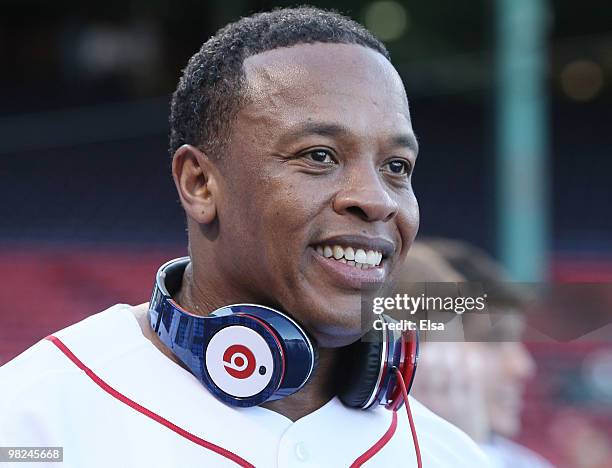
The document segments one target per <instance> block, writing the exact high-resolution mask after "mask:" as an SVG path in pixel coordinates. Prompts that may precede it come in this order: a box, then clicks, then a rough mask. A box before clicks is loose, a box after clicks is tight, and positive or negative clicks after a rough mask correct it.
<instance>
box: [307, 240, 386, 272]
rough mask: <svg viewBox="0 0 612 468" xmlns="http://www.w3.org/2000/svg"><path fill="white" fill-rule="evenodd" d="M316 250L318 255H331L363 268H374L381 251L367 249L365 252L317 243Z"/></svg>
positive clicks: (379, 259) (380, 260)
mask: <svg viewBox="0 0 612 468" xmlns="http://www.w3.org/2000/svg"><path fill="white" fill-rule="evenodd" d="M316 251H317V253H318V254H319V255H323V256H324V257H326V258H331V257H333V258H334V259H335V260H337V261H339V262H341V263H344V264H347V265H350V266H354V267H357V268H359V269H364V270H367V269H368V268H374V267H376V266H378V265H380V262H382V253H381V252H377V251H375V250H368V251H367V252H366V250H364V249H355V248H353V247H342V246H340V245H334V246H329V245H326V246H320V245H319V246H317V247H316Z"/></svg>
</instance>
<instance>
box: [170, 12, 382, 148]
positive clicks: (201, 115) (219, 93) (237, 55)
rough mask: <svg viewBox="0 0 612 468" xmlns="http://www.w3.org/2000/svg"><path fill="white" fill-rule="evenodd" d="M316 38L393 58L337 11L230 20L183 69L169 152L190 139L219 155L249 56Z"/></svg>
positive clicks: (236, 107)
mask: <svg viewBox="0 0 612 468" xmlns="http://www.w3.org/2000/svg"><path fill="white" fill-rule="evenodd" d="M317 42H326V43H337V44H357V45H361V46H365V47H369V48H370V49H373V50H375V51H376V52H379V53H381V54H382V55H383V56H384V57H385V58H387V60H390V58H389V53H388V52H387V49H386V48H385V46H384V45H383V44H382V43H381V42H380V41H379V40H378V39H377V38H376V37H374V35H373V34H372V33H370V32H369V31H368V30H367V29H366V28H364V27H363V26H362V25H360V24H359V23H357V22H356V21H354V20H352V19H350V18H347V17H346V16H343V15H341V14H339V13H337V12H335V11H329V10H322V9H319V8H314V7H308V6H304V7H298V8H283V9H276V10H273V11H270V12H264V13H257V14H254V15H251V16H248V17H245V18H242V19H240V20H238V21H236V22H234V23H230V24H228V25H227V26H225V27H223V28H222V29H220V30H219V31H218V32H217V33H216V34H215V35H214V36H212V37H211V38H210V39H209V40H208V41H206V42H205V43H204V44H203V45H202V48H201V49H200V50H199V51H198V52H197V53H196V54H195V55H194V56H193V57H191V59H190V60H189V62H188V64H187V66H186V67H185V69H184V70H183V76H182V77H181V79H180V81H179V83H178V87H177V89H176V91H175V92H174V94H173V96H172V104H171V110H170V148H169V151H170V156H173V155H174V153H175V152H176V150H177V149H178V148H179V147H180V146H182V145H184V144H191V145H194V146H197V147H198V148H200V149H202V150H203V151H205V152H207V153H208V154H209V156H211V157H213V158H215V159H218V158H219V157H220V156H221V154H220V153H222V151H223V148H224V145H225V143H226V140H227V137H228V134H229V127H230V123H231V122H232V120H233V118H234V117H235V116H236V113H237V112H238V110H239V108H240V103H241V98H242V97H243V96H242V90H243V85H244V69H243V62H244V60H245V59H246V58H247V57H250V56H251V55H256V54H260V53H262V52H266V51H268V50H273V49H277V48H281V47H291V46H293V45H297V44H312V43H317Z"/></svg>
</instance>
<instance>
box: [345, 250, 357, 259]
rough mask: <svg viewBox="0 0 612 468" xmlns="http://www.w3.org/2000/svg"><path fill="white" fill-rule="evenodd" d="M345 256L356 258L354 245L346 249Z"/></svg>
mask: <svg viewBox="0 0 612 468" xmlns="http://www.w3.org/2000/svg"><path fill="white" fill-rule="evenodd" d="M344 258H346V259H347V260H355V251H354V250H353V248H352V247H347V248H346V249H344Z"/></svg>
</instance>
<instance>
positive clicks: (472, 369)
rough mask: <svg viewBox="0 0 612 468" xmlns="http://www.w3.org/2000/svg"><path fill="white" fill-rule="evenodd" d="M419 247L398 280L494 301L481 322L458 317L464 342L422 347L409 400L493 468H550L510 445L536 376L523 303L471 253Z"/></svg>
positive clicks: (444, 246)
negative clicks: (440, 285) (476, 448)
mask: <svg viewBox="0 0 612 468" xmlns="http://www.w3.org/2000/svg"><path fill="white" fill-rule="evenodd" d="M418 244H419V243H417V244H415V247H417V248H415V247H413V250H412V251H411V252H410V254H409V255H408V260H407V261H406V265H405V272H404V279H406V278H408V279H409V281H411V282H424V281H427V282H432V281H433V282H467V283H480V284H482V285H483V286H484V287H485V290H486V291H488V292H491V291H492V293H490V294H488V297H487V312H488V313H487V314H469V313H466V314H463V316H462V317H461V321H462V325H463V332H464V336H465V342H461V341H449V340H447V341H444V342H433V341H430V342H427V343H425V344H424V345H423V346H422V351H421V354H420V359H419V371H420V372H419V374H418V377H417V378H415V382H414V387H413V391H414V394H415V396H416V397H417V398H418V399H420V401H421V402H422V403H423V404H425V405H426V406H428V407H429V408H430V409H432V410H433V411H434V412H436V413H437V414H439V415H440V416H442V417H444V418H446V419H448V420H449V421H451V422H452V423H453V424H455V425H457V426H458V427H460V428H461V429H463V430H464V431H465V432H467V433H468V435H470V436H471V437H472V438H473V439H474V440H475V441H476V442H477V443H478V444H479V445H480V446H481V448H482V449H483V450H484V451H485V453H486V454H487V455H488V456H489V458H490V459H491V463H492V466H494V467H530V468H531V467H535V468H544V467H551V466H552V465H551V464H550V463H549V462H548V461H546V460H545V459H544V458H543V457H541V456H540V455H538V454H536V453H535V452H533V451H531V450H529V449H527V448H526V447H524V446H522V445H519V444H517V443H515V442H513V441H512V440H511V439H512V438H514V437H516V436H518V434H519V433H520V430H521V412H522V409H523V393H524V389H525V386H526V385H527V383H528V382H529V379H531V378H532V377H533V376H534V374H535V370H536V369H535V364H534V361H533V359H532V357H531V354H530V353H529V351H528V350H527V349H526V347H525V346H524V344H523V343H521V342H520V340H521V336H522V333H523V329H524V326H525V324H524V319H523V317H522V316H521V314H520V313H519V312H520V311H521V310H522V309H523V308H524V307H525V306H526V304H527V302H528V300H529V295H528V294H527V293H526V291H524V290H522V289H521V288H519V287H518V286H517V285H514V284H511V283H509V281H508V278H507V276H506V275H505V273H504V272H503V271H502V269H501V268H500V267H499V266H498V265H497V264H496V263H495V262H494V261H493V260H492V259H491V258H490V257H489V256H488V255H487V254H485V253H484V252H483V251H481V250H480V249H477V248H476V247H473V246H470V245H469V244H466V243H463V242H459V241H453V240H446V239H432V240H428V241H425V242H423V243H421V244H420V245H418ZM458 278H459V279H458ZM458 319H459V318H457V319H454V320H458ZM451 339H452V338H451ZM433 369H436V370H437V372H435V373H434V372H431V371H432V370H433ZM441 369H446V372H440V370H441Z"/></svg>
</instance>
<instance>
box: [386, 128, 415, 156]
mask: <svg viewBox="0 0 612 468" xmlns="http://www.w3.org/2000/svg"><path fill="white" fill-rule="evenodd" d="M391 140H392V141H393V145H394V146H402V147H404V148H408V149H409V150H410V151H412V152H413V153H414V154H415V155H417V154H419V142H418V141H417V139H416V136H415V135H414V133H412V132H410V133H405V134H401V135H394V136H393V137H392V138H391Z"/></svg>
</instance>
